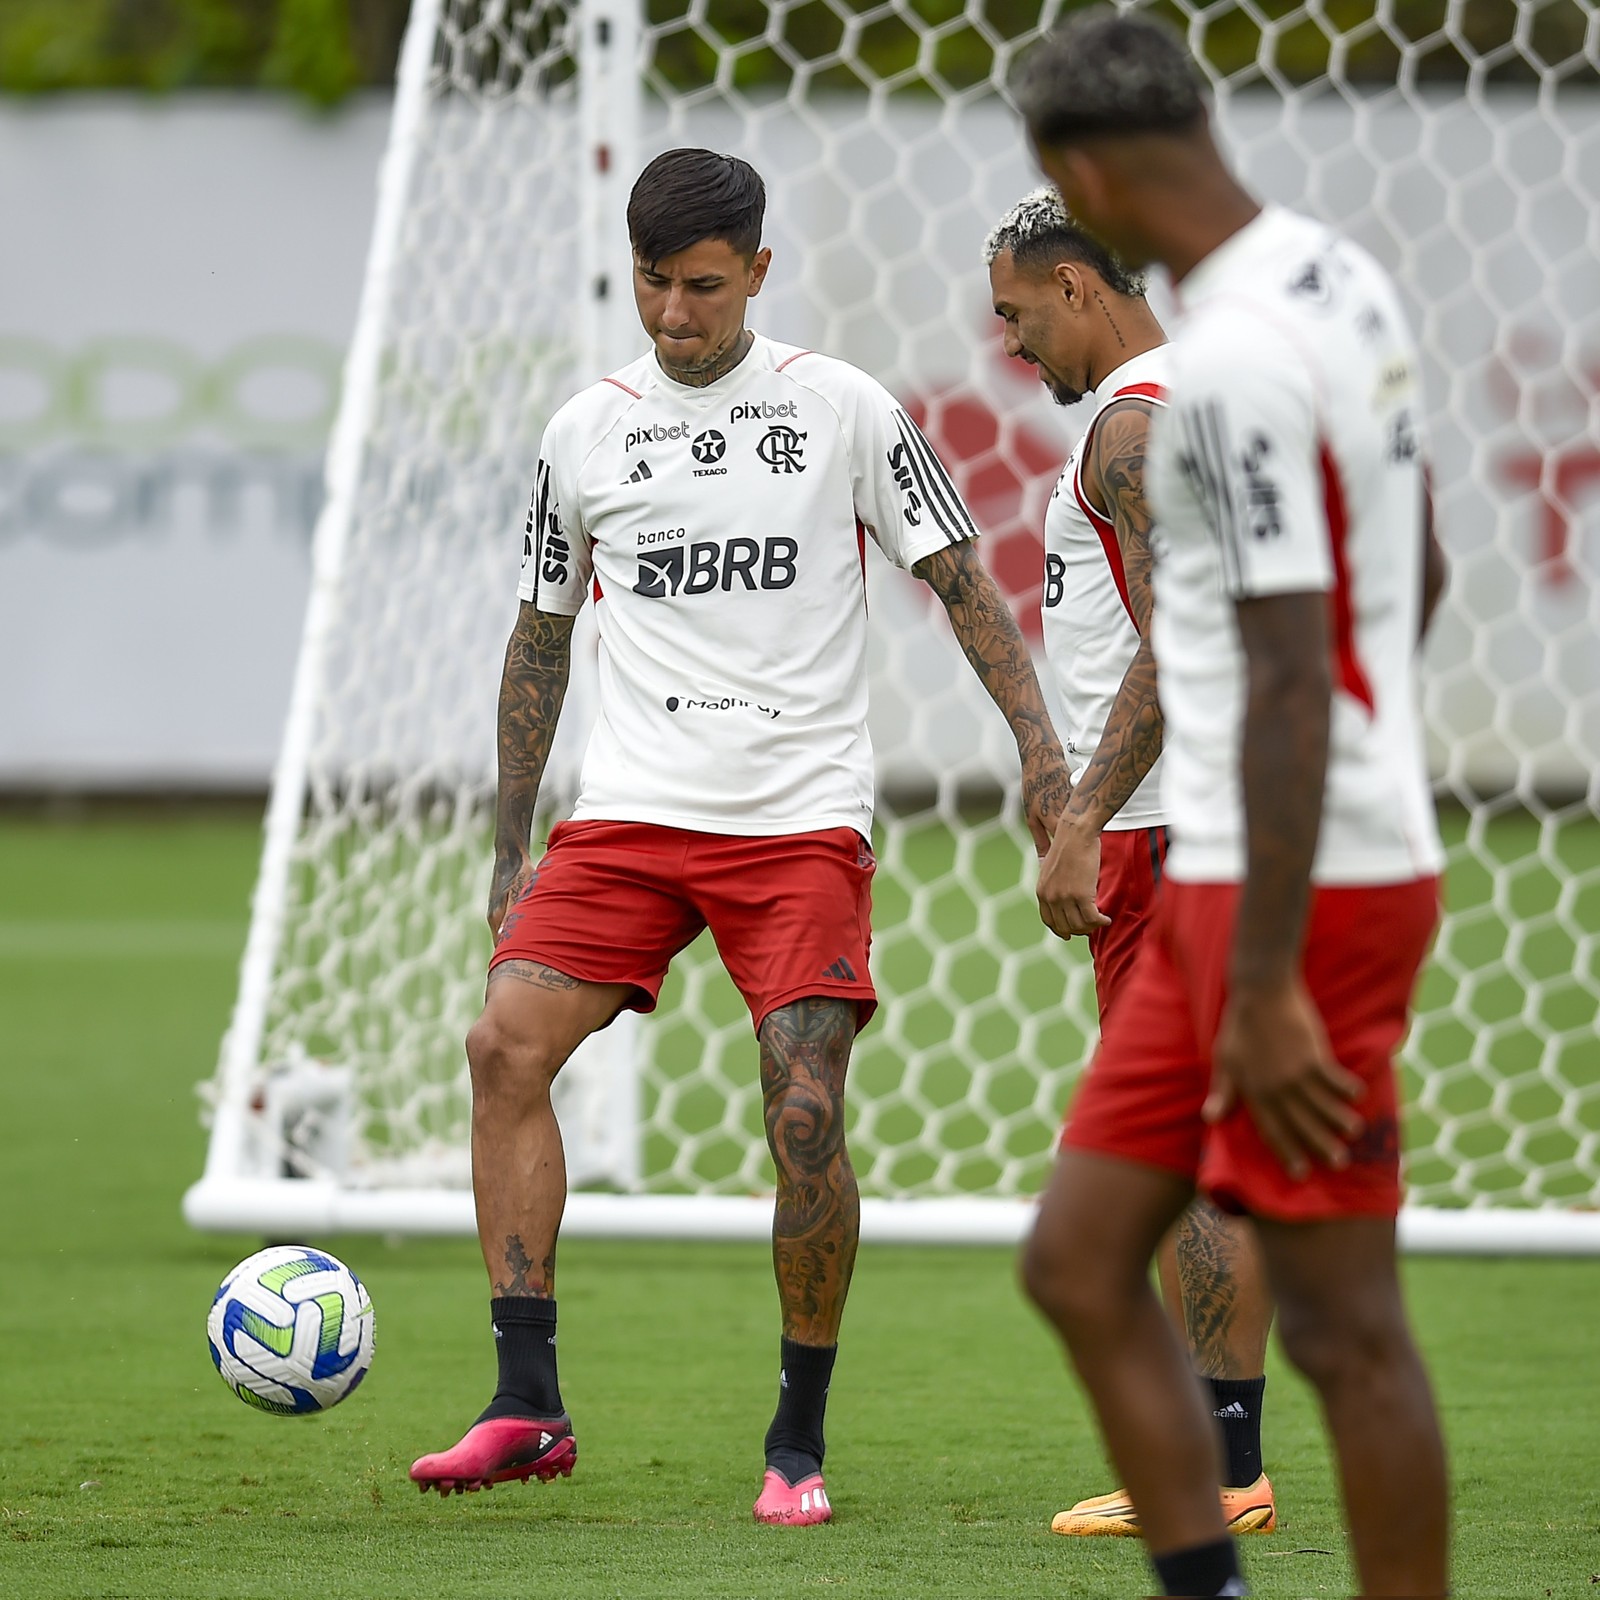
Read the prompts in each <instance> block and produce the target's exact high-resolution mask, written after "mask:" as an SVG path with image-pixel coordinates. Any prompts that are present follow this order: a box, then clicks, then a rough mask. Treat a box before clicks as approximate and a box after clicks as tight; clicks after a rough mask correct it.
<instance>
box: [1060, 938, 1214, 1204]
mask: <svg viewBox="0 0 1600 1600" xmlns="http://www.w3.org/2000/svg"><path fill="white" fill-rule="evenodd" d="M1208 1079H1209V1066H1208V1062H1207V1057H1206V1053H1205V1052H1204V1051H1203V1050H1202V1048H1201V1045H1200V1042H1199V1039H1198V1037H1197V1034H1196V1031H1195V1026H1194V1021H1193V1012H1192V1008H1191V997H1190V995H1189V992H1188V980H1187V979H1186V977H1185V975H1184V974H1183V973H1182V972H1181V971H1180V970H1179V968H1178V967H1177V966H1176V965H1175V963H1174V962H1173V960H1172V956H1171V953H1170V950H1169V947H1168V941H1167V938H1166V936H1165V928H1164V913H1162V914H1158V916H1157V918H1156V920H1155V921H1154V923H1153V924H1152V926H1151V928H1150V930H1149V932H1148V933H1147V935H1146V937H1145V939H1144V941H1143V943H1142V944H1141V947H1140V950H1139V954H1138V958H1137V960H1136V961H1135V963H1134V966H1133V970H1132V972H1131V974H1130V975H1129V977H1128V980H1127V983H1126V985H1125V987H1124V989H1123V991H1122V993H1121V994H1120V995H1119V997H1118V1000H1117V1004H1116V1006H1115V1008H1114V1009H1113V1010H1112V1013H1111V1015H1110V1016H1109V1017H1107V1019H1106V1020H1105V1023H1104V1025H1103V1026H1102V1029H1101V1034H1100V1045H1099V1048H1098V1049H1097V1050H1096V1051H1095V1053H1094V1057H1093V1059H1092V1060H1091V1061H1090V1063H1089V1066H1088V1068H1087V1070H1086V1071H1085V1072H1084V1074H1083V1076H1082V1078H1081V1079H1080V1080H1079V1082H1078V1086H1077V1090H1076V1092H1075V1093H1074V1095H1073V1099H1072V1103H1071V1105H1070V1106H1069V1107H1068V1109H1067V1115H1066V1120H1065V1126H1064V1128H1063V1131H1062V1135H1061V1148H1062V1150H1063V1152H1065V1151H1067V1150H1083V1151H1089V1152H1092V1153H1095V1154H1098V1155H1104V1156H1111V1157H1115V1158H1117V1159H1120V1160H1124V1161H1131V1162H1134V1163H1137V1164H1139V1165H1141V1166H1150V1167H1156V1168H1159V1169H1161V1170H1162V1171H1164V1172H1169V1173H1172V1174H1175V1175H1176V1176H1178V1177H1179V1178H1181V1179H1183V1180H1184V1181H1186V1182H1190V1183H1192V1182H1193V1180H1194V1177H1195V1174H1196V1173H1197V1171H1198V1170H1199V1165H1200V1158H1201V1152H1202V1148H1203V1142H1204V1128H1205V1125H1204V1123H1203V1121H1202V1119H1201V1115H1200V1112H1201V1107H1202V1106H1203V1105H1204V1103H1205V1097H1206V1092H1207V1089H1208V1087H1209V1083H1208Z"/></svg>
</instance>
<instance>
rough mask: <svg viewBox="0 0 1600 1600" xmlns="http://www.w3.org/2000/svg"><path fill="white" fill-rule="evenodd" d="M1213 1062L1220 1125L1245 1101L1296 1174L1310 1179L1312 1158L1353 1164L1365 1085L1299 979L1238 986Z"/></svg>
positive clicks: (1213, 1116)
mask: <svg viewBox="0 0 1600 1600" xmlns="http://www.w3.org/2000/svg"><path fill="white" fill-rule="evenodd" d="M1212 1066H1213V1075H1212V1080H1211V1093H1210V1096H1209V1097H1208V1098H1207V1100H1206V1104H1205V1119H1206V1121H1207V1122H1220V1121H1221V1120H1222V1119H1223V1118H1224V1117H1225V1116H1227V1114H1228V1113H1229V1111H1230V1110H1232V1109H1233V1105H1234V1102H1235V1100H1236V1099H1237V1100H1242V1101H1243V1102H1244V1104H1245V1108H1246V1109H1247V1110H1248V1111H1249V1113H1250V1116H1251V1119H1252V1120H1253V1121H1254V1123H1255V1125H1256V1127H1257V1128H1258V1129H1260V1131H1261V1137H1262V1138H1263V1139H1265V1140H1266V1142H1267V1145H1268V1147H1269V1148H1270V1149H1271V1150H1272V1152H1273V1154H1274V1155H1276V1156H1277V1158H1278V1159H1279V1160H1280V1161H1281V1162H1282V1163H1283V1165H1284V1167H1285V1168H1286V1169H1287V1171H1288V1173H1289V1176H1290V1177H1291V1178H1304V1177H1305V1176H1306V1174H1307V1173H1308V1172H1309V1171H1310V1170H1311V1163H1312V1162H1313V1161H1317V1162H1320V1163H1322V1164H1323V1165H1324V1166H1328V1167H1333V1168H1335V1169H1338V1168H1341V1167H1344V1166H1345V1165H1347V1164H1348V1162H1349V1160H1350V1152H1349V1149H1348V1141H1349V1140H1351V1139H1353V1138H1354V1137H1355V1136H1356V1135H1357V1134H1358V1133H1360V1132H1361V1129H1362V1128H1363V1126H1365V1124H1364V1122H1363V1120H1362V1117H1361V1115H1360V1114H1359V1113H1358V1112H1357V1111H1356V1109H1355V1106H1354V1104H1353V1102H1354V1101H1356V1100H1359V1099H1360V1098H1361V1093H1362V1091H1363V1089H1364V1088H1365V1087H1366V1086H1365V1084H1363V1082H1362V1081H1361V1079H1360V1078H1358V1077H1357V1076H1356V1075H1355V1073H1353V1072H1347V1071H1346V1070H1345V1069H1344V1068H1343V1067H1341V1066H1340V1065H1339V1063H1338V1062H1337V1061H1335V1060H1334V1058H1333V1050H1332V1047H1331V1046H1330V1045H1329V1043H1328V1035H1327V1032H1326V1030H1325V1029H1324V1028H1323V1026H1322V1018H1321V1017H1320V1016H1319V1015H1318V1014H1317V1008H1316V1006H1315V1005H1313V1004H1312V1001H1311V996H1310V995H1309V994H1307V993H1306V990H1305V986H1304V985H1303V984H1302V983H1301V982H1300V980H1299V979H1298V978H1297V977H1291V978H1288V979H1285V980H1284V981H1282V982H1281V983H1272V984H1263V985H1261V986H1260V987H1255V986H1249V987H1242V988H1235V989H1234V991H1233V992H1232V993H1231V994H1230V995H1229V997H1228V1003H1227V1005H1226V1006H1224V1008H1223V1012H1222V1022H1221V1025H1220V1026H1219V1027H1218V1029H1217V1038H1216V1043H1215V1045H1214V1046H1213V1047H1212Z"/></svg>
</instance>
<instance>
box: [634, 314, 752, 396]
mask: <svg viewBox="0 0 1600 1600" xmlns="http://www.w3.org/2000/svg"><path fill="white" fill-rule="evenodd" d="M755 342H756V336H755V335H754V334H753V333H752V332H751V331H750V330H749V329H748V328H741V329H740V330H739V337H738V338H737V339H735V340H734V341H733V343H732V344H730V345H729V346H728V347H727V349H726V350H722V351H719V352H718V353H717V354H716V355H714V356H712V358H711V359H710V360H709V361H708V362H706V363H705V365H704V366H700V367H669V366H668V365H667V363H666V362H665V361H661V357H660V356H659V355H657V357H656V360H657V361H661V370H662V371H663V372H664V373H666V375H667V376H668V377H669V378H671V379H672V380H673V381H674V382H675V383H681V384H684V385H686V386H687V387H688V388H691V389H704V388H705V387H706V386H707V385H708V384H712V383H715V382H716V381H717V379H718V378H722V377H726V376H727V375H728V373H730V372H732V371H733V369H734V368H735V367H736V366H738V365H739V363H740V362H741V361H743V360H744V358H745V357H746V356H747V355H749V354H750V346H751V345H753V344H754V343H755Z"/></svg>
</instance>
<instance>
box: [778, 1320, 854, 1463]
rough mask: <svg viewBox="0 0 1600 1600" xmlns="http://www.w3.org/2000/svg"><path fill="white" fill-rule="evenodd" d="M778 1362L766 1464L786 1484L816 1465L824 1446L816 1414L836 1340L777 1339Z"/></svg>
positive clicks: (823, 1406) (822, 1406) (824, 1404)
mask: <svg viewBox="0 0 1600 1600" xmlns="http://www.w3.org/2000/svg"><path fill="white" fill-rule="evenodd" d="M778 1348H779V1352H780V1356H779V1359H780V1360H781V1361H782V1363H783V1367H782V1370H781V1371H780V1372H779V1374H778V1409H777V1411H776V1412H775V1413H774V1415H773V1418H772V1426H771V1427H770V1428H768V1429H767V1465H768V1466H769V1467H771V1468H773V1469H774V1470H775V1471H777V1472H781V1473H782V1474H783V1476H784V1478H785V1479H786V1480H787V1481H788V1482H789V1483H790V1484H796V1483H799V1481H800V1480H801V1479H802V1478H809V1477H810V1476H811V1474H812V1473H813V1472H820V1471H821V1470H822V1457H823V1453H824V1452H825V1451H826V1449H827V1445H826V1444H825V1443H824V1442H823V1438H822V1414H823V1412H825V1411H826V1410H827V1409H828V1380H829V1378H831V1377H832V1376H833V1358H834V1357H835V1356H836V1355H838V1353H839V1347H838V1345H836V1344H828V1345H815V1344H796V1343H795V1342H794V1340H793V1339H784V1340H783V1341H782V1342H781V1343H780V1344H779V1347H778Z"/></svg>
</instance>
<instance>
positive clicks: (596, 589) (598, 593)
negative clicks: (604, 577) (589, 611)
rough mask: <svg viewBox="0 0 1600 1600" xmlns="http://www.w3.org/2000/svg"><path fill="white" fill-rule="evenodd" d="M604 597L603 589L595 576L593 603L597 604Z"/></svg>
mask: <svg viewBox="0 0 1600 1600" xmlns="http://www.w3.org/2000/svg"><path fill="white" fill-rule="evenodd" d="M605 597H606V595H605V590H604V589H602V588H601V587H600V580H599V579H598V578H596V579H595V580H594V603H595V604H596V605H599V604H600V602H601V601H602V600H604V599H605Z"/></svg>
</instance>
